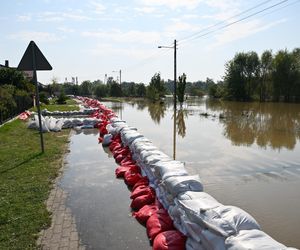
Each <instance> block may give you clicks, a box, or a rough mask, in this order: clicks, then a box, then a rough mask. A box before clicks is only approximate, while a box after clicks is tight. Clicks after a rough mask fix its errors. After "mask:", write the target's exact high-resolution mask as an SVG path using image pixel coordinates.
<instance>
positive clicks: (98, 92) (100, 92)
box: [94, 84, 108, 98]
mask: <svg viewBox="0 0 300 250" xmlns="http://www.w3.org/2000/svg"><path fill="white" fill-rule="evenodd" d="M94 94H95V96H96V97H97V98H100V97H105V96H107V94H108V88H107V86H106V85H105V84H98V85H97V86H96V87H95V89H94Z"/></svg>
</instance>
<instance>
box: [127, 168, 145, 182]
mask: <svg viewBox="0 0 300 250" xmlns="http://www.w3.org/2000/svg"><path fill="white" fill-rule="evenodd" d="M141 178H142V176H141V174H140V173H136V172H134V171H130V170H129V171H126V172H125V174H124V179H125V183H126V184H127V185H128V186H133V185H134V184H135V183H137V182H138V181H139V180H140V179H141Z"/></svg>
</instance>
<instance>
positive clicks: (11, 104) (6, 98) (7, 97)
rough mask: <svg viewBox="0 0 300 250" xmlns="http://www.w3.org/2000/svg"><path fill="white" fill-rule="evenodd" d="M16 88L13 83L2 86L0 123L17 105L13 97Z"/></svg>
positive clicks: (0, 90)
mask: <svg viewBox="0 0 300 250" xmlns="http://www.w3.org/2000/svg"><path fill="white" fill-rule="evenodd" d="M15 89H16V87H15V86H13V85H8V84H4V85H1V86H0V123H2V121H3V120H5V119H7V118H8V117H9V116H10V115H11V114H13V110H14V109H15V108H16V107H17V104H16V102H15V100H14V97H13V95H14V92H15Z"/></svg>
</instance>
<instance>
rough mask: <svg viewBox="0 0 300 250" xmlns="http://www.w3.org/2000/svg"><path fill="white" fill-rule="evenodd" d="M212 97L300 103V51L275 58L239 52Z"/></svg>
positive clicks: (266, 53)
mask: <svg viewBox="0 0 300 250" xmlns="http://www.w3.org/2000/svg"><path fill="white" fill-rule="evenodd" d="M209 94H210V95H211V96H213V97H216V98H225V99H228V100H235V101H252V100H258V101H261V102H265V101H284V102H299V101H300V48H296V49H294V50H293V51H291V52H289V51H288V50H280V51H278V52H277V53H276V54H273V53H272V51H271V50H266V51H264V52H263V53H262V54H261V55H260V56H259V55H258V54H257V53H256V52H254V51H250V52H247V53H245V52H239V53H237V54H236V55H235V56H234V58H233V59H232V60H230V61H229V62H228V63H226V65H225V76H224V81H223V82H221V83H220V84H214V85H212V86H211V87H210V89H209Z"/></svg>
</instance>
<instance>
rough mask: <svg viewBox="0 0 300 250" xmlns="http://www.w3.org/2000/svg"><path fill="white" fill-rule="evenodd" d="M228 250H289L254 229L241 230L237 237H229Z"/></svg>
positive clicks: (226, 241) (226, 243) (227, 241)
mask: <svg viewBox="0 0 300 250" xmlns="http://www.w3.org/2000/svg"><path fill="white" fill-rule="evenodd" d="M225 245H226V248H227V249H228V250H257V249H259V250H284V249H288V248H287V247H286V246H284V245H283V244H281V243H279V242H277V241H276V240H274V239H273V238H271V237H270V236H269V235H267V234H266V233H264V232H262V231H260V230H257V229H253V230H241V231H240V232H239V233H238V234H237V235H232V236H229V237H228V238H227V239H226V240H225Z"/></svg>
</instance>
